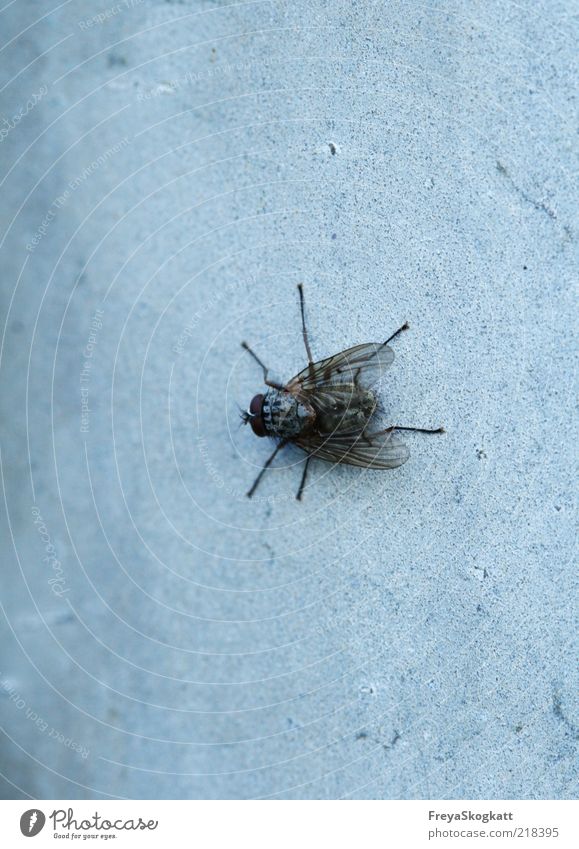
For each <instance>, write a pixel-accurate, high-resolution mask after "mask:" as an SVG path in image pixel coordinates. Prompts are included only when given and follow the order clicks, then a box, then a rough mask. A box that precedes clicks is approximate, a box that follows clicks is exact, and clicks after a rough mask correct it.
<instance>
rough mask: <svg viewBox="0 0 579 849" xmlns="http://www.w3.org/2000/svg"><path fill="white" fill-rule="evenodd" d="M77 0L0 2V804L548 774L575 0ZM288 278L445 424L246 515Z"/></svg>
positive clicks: (499, 793) (282, 461) (562, 514)
mask: <svg viewBox="0 0 579 849" xmlns="http://www.w3.org/2000/svg"><path fill="white" fill-rule="evenodd" d="M98 5H99V6H100V7H102V8H100V9H98V8H97V4H94V3H91V2H78V0H68V2H63V3H60V4H58V5H57V4H56V3H55V4H54V8H53V4H52V3H51V2H46V0H43V1H42V2H32V0H27V2H21V3H17V4H8V5H7V6H6V9H5V11H4V12H3V13H2V34H3V35H2V37H3V39H4V40H5V41H6V42H7V43H6V46H5V47H4V49H3V53H2V56H3V60H2V66H1V68H2V70H1V74H2V86H3V88H2V93H1V95H0V96H1V97H2V105H1V108H2V115H3V116H4V122H3V124H2V127H1V128H0V130H1V133H0V134H1V136H2V139H1V142H0V153H1V171H2V174H1V176H2V245H1V248H0V254H1V256H0V262H1V267H2V269H3V274H2V278H3V295H2V298H3V304H2V306H3V323H2V328H3V331H4V336H3V347H2V361H1V370H2V371H1V385H2V395H3V397H2V417H3V418H2V475H3V478H2V479H3V486H4V492H5V497H6V499H7V503H8V505H9V511H8V517H9V520H8V522H6V521H5V519H4V518H3V520H2V523H3V524H2V540H3V557H4V568H3V572H4V580H3V588H2V604H3V607H4V612H5V619H4V621H3V623H2V626H1V634H0V637H1V639H0V646H1V652H2V662H1V666H0V672H1V676H2V680H1V686H0V720H1V722H0V724H1V727H2V730H3V737H2V753H1V772H2V775H3V784H2V789H3V791H4V793H5V794H6V795H7V796H21V795H30V796H34V797H47V798H54V797H57V798H58V797H64V798H85V797H96V798H100V797H108V796H114V797H168V798H172V797H175V798H181V797H192V798H195V797H202V798H205V797H222V798H248V797H270V796H275V797H281V798H302V797H303V798H336V797H354V798H429V797H430V798H432V797H455V798H457V797H475V798H476V797H482V798H493V797H495V798H509V797H514V798H516V797H521V798H534V797H569V796H572V795H574V793H575V790H576V786H575V784H574V782H575V780H576V772H575V771H574V751H575V745H576V739H577V728H578V725H579V717H578V715H577V709H576V706H574V704H575V703H574V701H573V694H574V693H575V692H576V690H577V680H576V677H575V673H574V670H575V669H576V663H575V661H574V658H575V649H576V646H575V645H574V631H573V618H574V616H573V614H574V610H573V601H572V599H573V591H574V585H573V576H574V568H573V542H574V534H573V523H572V491H573V487H572V478H573V463H572V457H573V450H572V447H573V445H574V440H573V439H572V433H571V431H572V425H571V420H570V408H571V398H572V394H573V388H574V387H573V377H572V375H573V369H572V366H573V359H574V347H573V335H572V326H571V322H570V320H569V316H571V315H572V295H571V284H572V280H573V278H574V276H575V275H576V259H577V255H576V245H577V241H576V240H577V227H578V222H577V218H576V213H577V195H576V189H577V186H576V173H577V158H576V152H577V148H576V136H575V118H576V97H577V94H576V79H577V69H576V60H577V55H576V44H577V30H576V24H577V19H576V15H575V14H574V13H575V10H576V9H575V4H574V3H572V2H571V0H542V2H535V3H527V4H515V3H504V2H498V0H496V2H495V0H490V2H487V0H485V2H482V0H481V2H478V3H468V4H467V3H457V2H454V0H449V2H445V3H442V4H439V3H436V4H435V3H418V2H399V1H398V0H393V2H388V3H386V2H378V0H368V2H360V3H355V4H353V3H351V2H350V0H292V2H287V3H286V2H270V1H269V0H257V2H243V3H232V4H228V3H227V2H225V0H220V2H217V0H182V2H161V0H141V2H138V0H127V2H125V0H119V2H118V4H115V3H113V2H111V3H110V5H109V6H106V5H104V4H103V3H100V4H98ZM98 14H100V15H101V17H100V18H97V17H94V16H96V15H98ZM33 96H34V97H33ZM31 98H32V100H31ZM29 100H30V103H29V104H28V105H27V103H28V101H29ZM298 281H303V282H304V284H305V288H306V295H307V310H308V317H309V323H310V327H311V333H312V342H313V346H314V349H315V352H316V354H317V355H319V356H323V355H327V354H331V353H334V352H335V351H336V350H339V349H341V348H344V347H347V346H348V345H350V344H355V343H358V342H364V341H379V340H381V339H383V338H384V337H385V336H386V335H388V334H390V333H391V332H393V330H395V329H396V327H398V326H399V325H400V324H401V323H402V322H403V321H404V320H405V319H407V320H408V321H409V322H410V323H411V325H412V329H411V332H409V333H407V334H404V335H403V336H402V337H401V338H400V339H398V340H397V341H396V343H395V348H396V355H397V357H396V361H395V363H394V365H393V366H392V369H391V371H390V372H389V377H388V381H387V385H386V386H385V391H384V408H385V410H384V415H385V418H386V419H387V420H388V421H389V422H392V421H396V422H398V423H406V424H423V425H429V424H431V425H438V424H444V425H445V426H446V428H447V429H448V434H447V435H446V436H444V437H431V438H429V437H421V436H418V435H413V437H412V438H411V439H410V438H409V439H408V442H409V443H410V447H411V452H412V456H411V459H410V461H409V462H408V463H407V464H406V465H405V466H404V467H402V468H401V469H399V470H397V471H394V472H385V473H377V472H364V471H361V470H355V469H348V468H338V469H333V470H329V468H328V467H327V466H325V465H324V464H322V463H319V464H317V465H316V466H315V467H313V470H312V472H313V473H312V476H311V479H310V485H309V487H308V489H307V492H306V495H305V500H304V503H303V504H297V503H296V502H295V500H294V494H295V491H296V489H297V486H298V482H299V476H300V473H301V470H300V468H299V466H298V465H297V463H298V461H299V455H298V452H297V451H295V452H292V451H288V452H287V453H286V454H285V455H283V456H282V455H280V457H279V459H278V462H277V464H276V465H277V468H276V470H275V472H273V473H271V474H269V476H268V477H267V478H266V479H264V482H263V485H262V488H261V490H260V492H259V493H258V494H259V495H260V496H261V497H260V498H257V497H256V499H255V500H254V501H252V502H249V501H248V500H247V499H245V497H244V492H245V491H246V489H247V488H248V486H249V484H250V483H251V481H252V480H253V477H254V475H255V473H256V469H257V468H258V467H259V465H260V464H261V463H262V462H263V461H264V459H265V458H266V456H267V455H268V452H269V450H270V447H269V446H268V444H266V441H265V440H258V439H255V438H254V437H253V435H252V434H251V433H250V432H249V429H248V428H240V427H239V416H238V407H237V404H238V403H239V404H240V405H242V406H245V405H246V404H247V403H248V401H249V399H250V398H251V396H252V395H253V394H254V393H255V392H257V391H259V390H260V387H261V375H260V372H259V370H258V369H257V368H256V366H255V364H254V363H253V362H252V361H251V360H250V359H249V357H248V356H247V354H245V353H244V352H243V351H242V350H241V348H240V345H239V342H240V341H241V339H247V340H248V341H249V342H251V343H252V344H253V345H254V346H255V348H256V349H257V350H258V351H259V353H260V355H261V356H262V357H263V358H264V360H266V362H267V363H268V364H270V366H271V368H272V369H274V371H275V372H276V374H277V375H278V376H280V377H289V376H291V375H292V374H293V373H295V372H296V371H297V370H298V369H299V368H300V367H302V366H303V365H304V352H303V350H302V343H301V338H300V332H299V312H298V305H297V298H296V290H295V285H296V283H297V282H298Z"/></svg>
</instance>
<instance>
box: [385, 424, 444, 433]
mask: <svg viewBox="0 0 579 849" xmlns="http://www.w3.org/2000/svg"><path fill="white" fill-rule="evenodd" d="M393 430H413V431H414V432H415V433H446V431H445V429H444V428H443V427H437V428H427V427H403V426H402V425H391V426H390V427H387V428H386V429H385V430H382V431H380V433H392V431H393Z"/></svg>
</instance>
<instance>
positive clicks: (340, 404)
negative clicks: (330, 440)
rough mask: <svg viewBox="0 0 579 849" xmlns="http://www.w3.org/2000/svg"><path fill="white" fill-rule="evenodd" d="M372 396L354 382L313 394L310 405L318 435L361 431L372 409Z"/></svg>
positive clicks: (326, 388) (370, 392)
mask: <svg viewBox="0 0 579 849" xmlns="http://www.w3.org/2000/svg"><path fill="white" fill-rule="evenodd" d="M376 403H377V402H376V396H375V395H374V393H373V392H372V391H371V390H370V389H362V388H361V387H359V386H356V385H355V384H354V383H349V384H343V385H335V386H327V387H324V389H323V390H320V391H319V392H317V393H316V395H315V397H314V398H312V404H313V406H314V409H315V412H316V431H317V432H318V433H348V432H351V431H361V430H364V428H365V427H366V425H367V424H368V422H369V420H370V418H371V416H372V414H373V413H374V410H375V409H376Z"/></svg>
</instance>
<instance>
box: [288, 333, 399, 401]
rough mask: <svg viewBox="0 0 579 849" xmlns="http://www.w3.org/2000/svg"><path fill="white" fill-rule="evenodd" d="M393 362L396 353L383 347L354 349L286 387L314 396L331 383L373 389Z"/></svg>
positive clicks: (314, 366)
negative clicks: (355, 384)
mask: <svg viewBox="0 0 579 849" xmlns="http://www.w3.org/2000/svg"><path fill="white" fill-rule="evenodd" d="M393 360H394V351H393V350H392V348H389V347H388V346H387V345H385V344H384V343H380V342H368V343H367V344H365V345H355V346H354V347H353V348H348V349H347V350H346V351H342V352H341V353H339V354H334V356H333V357H328V358H327V359H325V360H319V362H317V363H312V365H311V366H306V368H305V369H303V370H302V371H300V373H299V374H296V376H295V377H294V378H292V379H291V380H290V382H289V384H288V386H287V388H288V390H289V391H290V392H294V393H299V392H300V391H301V392H304V393H308V392H312V391H313V390H315V389H319V388H320V387H322V386H324V385H326V384H328V383H341V384H345V383H362V384H363V385H364V386H367V387H368V388H370V387H371V386H373V385H374V384H376V383H378V381H379V380H380V378H381V377H382V375H383V374H384V372H385V371H386V369H387V368H388V366H389V365H390V364H391V363H392V361H393Z"/></svg>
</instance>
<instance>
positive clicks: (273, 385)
mask: <svg viewBox="0 0 579 849" xmlns="http://www.w3.org/2000/svg"><path fill="white" fill-rule="evenodd" d="M241 347H242V348H243V349H244V350H245V351H247V353H248V354H250V355H251V356H252V357H253V359H254V360H255V362H256V363H257V364H258V366H260V367H261V369H262V370H263V382H264V383H265V385H266V386H271V388H272V389H280V390H281V391H284V390H285V386H284V385H283V384H281V383H275V382H274V381H273V380H269V379H268V374H269V369H268V368H267V366H266V365H264V363H262V361H261V360H260V359H259V357H258V356H257V354H256V353H255V351H252V350H251V348H250V347H249V345H248V344H247V342H242V343H241Z"/></svg>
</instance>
